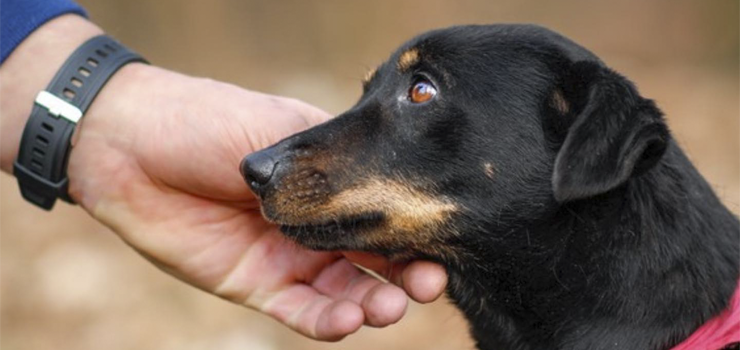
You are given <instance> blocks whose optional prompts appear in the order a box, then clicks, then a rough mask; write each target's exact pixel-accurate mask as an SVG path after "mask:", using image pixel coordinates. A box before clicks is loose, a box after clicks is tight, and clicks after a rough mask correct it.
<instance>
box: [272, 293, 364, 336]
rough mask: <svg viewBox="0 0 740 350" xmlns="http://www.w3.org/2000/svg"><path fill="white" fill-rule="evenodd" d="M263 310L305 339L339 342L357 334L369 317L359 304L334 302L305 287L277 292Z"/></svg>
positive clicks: (346, 301) (344, 301) (343, 301)
mask: <svg viewBox="0 0 740 350" xmlns="http://www.w3.org/2000/svg"><path fill="white" fill-rule="evenodd" d="M260 310H262V311H263V312H264V313H266V314H268V315H270V316H272V317H274V318H275V319H277V320H278V321H280V322H282V323H284V324H286V325H287V326H289V327H290V328H292V329H294V330H296V331H297V332H299V333H301V334H303V335H305V336H308V337H311V338H314V339H317V340H323V341H337V340H340V339H342V338H344V337H345V336H347V335H349V334H351V333H354V332H356V331H357V330H358V329H359V328H360V327H361V326H362V324H363V321H364V317H365V316H364V312H363V310H362V308H361V307H360V306H359V305H357V304H355V303H353V302H351V301H348V300H334V299H332V298H329V297H327V296H325V295H322V294H321V293H319V292H318V291H317V290H316V289H314V288H312V287H310V286H307V285H303V284H298V285H294V286H291V287H289V288H287V289H284V290H282V291H280V292H278V293H276V294H275V295H274V296H272V297H271V298H269V299H268V300H267V301H266V302H265V303H264V305H262V307H260Z"/></svg>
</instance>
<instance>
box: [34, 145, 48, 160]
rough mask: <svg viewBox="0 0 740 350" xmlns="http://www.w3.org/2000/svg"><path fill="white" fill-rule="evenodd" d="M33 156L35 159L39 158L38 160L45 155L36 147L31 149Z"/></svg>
mask: <svg viewBox="0 0 740 350" xmlns="http://www.w3.org/2000/svg"><path fill="white" fill-rule="evenodd" d="M33 155H34V156H36V157H39V158H44V156H45V155H46V152H44V151H43V150H42V149H40V148H38V147H34V148H33Z"/></svg>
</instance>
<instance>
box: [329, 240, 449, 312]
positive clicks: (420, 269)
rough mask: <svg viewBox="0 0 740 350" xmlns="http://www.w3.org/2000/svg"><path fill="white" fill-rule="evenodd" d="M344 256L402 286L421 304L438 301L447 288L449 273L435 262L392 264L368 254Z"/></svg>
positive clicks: (358, 253) (355, 253) (418, 261)
mask: <svg viewBox="0 0 740 350" xmlns="http://www.w3.org/2000/svg"><path fill="white" fill-rule="evenodd" d="M342 254H344V256H345V257H347V258H348V259H350V260H352V261H353V262H355V263H357V264H360V265H362V266H363V267H367V268H368V269H371V270H373V271H375V272H377V273H378V274H380V275H381V276H383V277H385V278H386V279H388V280H389V281H390V282H392V283H394V284H396V285H398V286H401V287H402V288H403V289H404V290H405V291H406V293H408V295H409V296H410V297H411V298H412V299H414V300H415V301H417V302H420V303H430V302H432V301H435V300H437V298H439V297H440V296H441V295H442V293H444V291H445V288H446V287H447V271H445V269H444V267H442V266H441V265H439V264H436V263H433V262H429V261H422V260H417V261H412V262H409V263H391V262H390V261H389V260H388V259H386V258H384V257H381V256H378V255H373V254H368V253H361V252H342Z"/></svg>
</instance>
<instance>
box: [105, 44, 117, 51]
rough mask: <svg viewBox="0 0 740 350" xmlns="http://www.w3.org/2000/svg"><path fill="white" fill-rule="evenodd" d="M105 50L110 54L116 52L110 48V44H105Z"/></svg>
mask: <svg viewBox="0 0 740 350" xmlns="http://www.w3.org/2000/svg"><path fill="white" fill-rule="evenodd" d="M105 48H106V49H107V50H108V51H110V52H116V48H115V47H113V46H111V45H110V44H105Z"/></svg>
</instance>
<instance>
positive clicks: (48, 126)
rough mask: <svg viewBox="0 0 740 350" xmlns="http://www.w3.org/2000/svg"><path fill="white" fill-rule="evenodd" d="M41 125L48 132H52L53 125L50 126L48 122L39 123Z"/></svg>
mask: <svg viewBox="0 0 740 350" xmlns="http://www.w3.org/2000/svg"><path fill="white" fill-rule="evenodd" d="M41 126H42V127H43V128H44V129H45V130H46V131H48V132H54V127H53V126H51V125H50V124H49V123H46V122H44V123H41Z"/></svg>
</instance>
